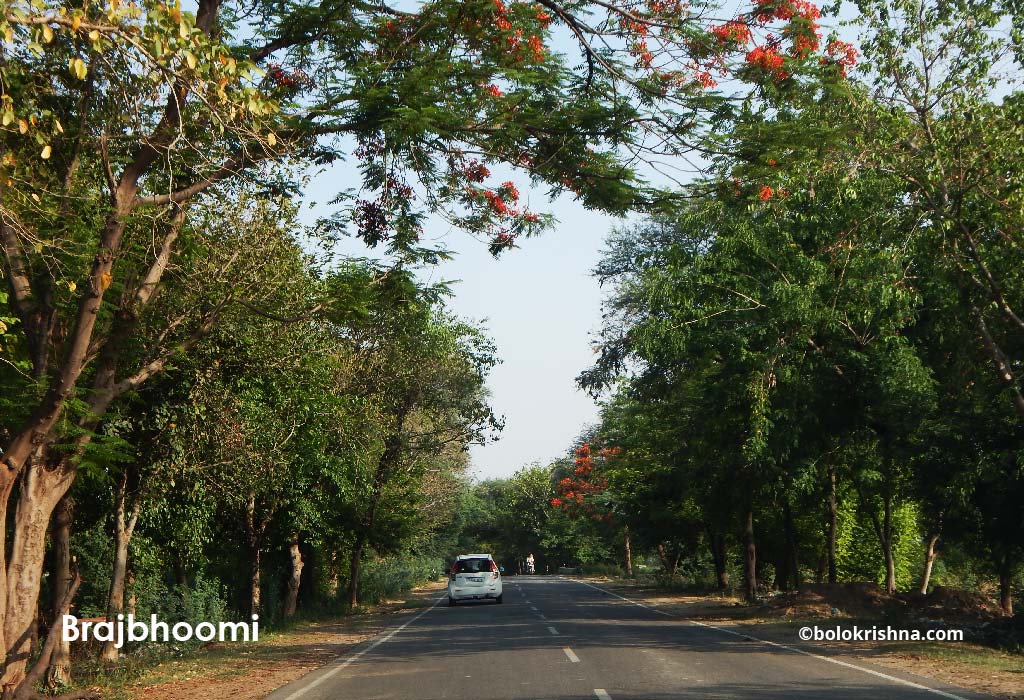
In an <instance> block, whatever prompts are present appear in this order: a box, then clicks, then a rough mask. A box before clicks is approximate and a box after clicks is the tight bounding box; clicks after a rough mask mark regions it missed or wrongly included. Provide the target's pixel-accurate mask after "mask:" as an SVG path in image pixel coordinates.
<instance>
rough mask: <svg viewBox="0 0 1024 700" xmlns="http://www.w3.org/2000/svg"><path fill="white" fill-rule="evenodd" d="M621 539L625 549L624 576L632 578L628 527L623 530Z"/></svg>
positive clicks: (631, 549) (631, 551)
mask: <svg viewBox="0 0 1024 700" xmlns="http://www.w3.org/2000/svg"><path fill="white" fill-rule="evenodd" d="M622 539H623V544H625V547H626V576H627V577H628V578H633V540H632V537H631V536H630V534H629V526H626V527H625V528H623V533H622Z"/></svg>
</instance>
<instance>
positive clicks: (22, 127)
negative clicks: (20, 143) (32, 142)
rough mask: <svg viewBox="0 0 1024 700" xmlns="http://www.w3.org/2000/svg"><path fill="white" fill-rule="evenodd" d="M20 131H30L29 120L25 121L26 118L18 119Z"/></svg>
mask: <svg viewBox="0 0 1024 700" xmlns="http://www.w3.org/2000/svg"><path fill="white" fill-rule="evenodd" d="M18 132H19V133H22V134H24V133H27V132H28V122H27V121H25V120H24V119H19V120H18Z"/></svg>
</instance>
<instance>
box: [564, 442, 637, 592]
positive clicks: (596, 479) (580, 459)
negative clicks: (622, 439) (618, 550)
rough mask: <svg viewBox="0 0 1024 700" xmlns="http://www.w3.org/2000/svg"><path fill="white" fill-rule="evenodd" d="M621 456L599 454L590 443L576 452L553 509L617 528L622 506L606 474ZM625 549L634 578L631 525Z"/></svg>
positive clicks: (609, 451)
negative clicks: (609, 466)
mask: <svg viewBox="0 0 1024 700" xmlns="http://www.w3.org/2000/svg"><path fill="white" fill-rule="evenodd" d="M618 454H619V448H617V447H602V448H599V449H597V450H596V451H595V449H594V448H592V447H591V445H590V443H589V442H584V443H583V444H582V445H580V446H579V447H578V448H576V457H575V460H574V462H573V465H574V466H573V470H572V474H570V475H569V476H565V477H563V478H562V479H561V480H559V482H558V484H557V486H556V487H555V491H556V493H557V494H558V495H557V496H555V497H554V498H552V499H551V506H552V507H554V508H557V509H559V510H561V511H562V512H564V513H565V514H567V515H568V516H569V517H570V518H574V519H575V518H586V519H589V520H592V521H594V522H595V523H604V524H607V525H609V526H613V527H617V526H619V525H620V524H621V523H620V522H619V520H620V519H619V518H617V517H616V515H617V511H618V503H617V500H616V498H615V496H614V494H613V493H612V492H611V491H610V490H609V488H608V479H607V477H606V476H605V475H604V474H603V473H602V471H603V468H604V467H606V466H607V464H608V461H609V460H611V459H614V458H615V457H616V456H617V455H618ZM622 528H623V531H622V536H623V544H624V547H625V563H626V574H627V575H628V576H632V575H633V552H632V538H631V536H630V531H629V527H628V525H624V524H623V525H622Z"/></svg>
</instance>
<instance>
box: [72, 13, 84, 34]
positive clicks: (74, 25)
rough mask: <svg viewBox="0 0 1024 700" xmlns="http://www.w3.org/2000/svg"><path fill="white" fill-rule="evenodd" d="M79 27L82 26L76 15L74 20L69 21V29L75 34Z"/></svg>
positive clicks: (79, 18) (80, 19)
mask: <svg viewBox="0 0 1024 700" xmlns="http://www.w3.org/2000/svg"><path fill="white" fill-rule="evenodd" d="M81 26H82V18H81V17H79V16H77V15H76V16H75V17H74V18H73V19H72V20H71V29H73V30H74V31H76V32H77V31H78V29H79V27H81Z"/></svg>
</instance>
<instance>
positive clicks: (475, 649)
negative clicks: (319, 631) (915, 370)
mask: <svg viewBox="0 0 1024 700" xmlns="http://www.w3.org/2000/svg"><path fill="white" fill-rule="evenodd" d="M504 599H505V603H504V604H503V605H496V604H493V603H491V602H480V603H463V604H461V605H459V606H457V607H454V608H449V607H447V606H445V605H443V604H438V605H435V606H434V607H432V608H430V609H428V610H426V611H422V612H420V613H418V614H416V615H414V616H412V617H410V618H409V619H407V620H405V621H404V623H403V624H402V625H401V626H400V627H396V628H392V629H391V630H389V631H386V632H384V633H382V634H381V635H379V636H378V637H377V638H375V639H374V640H371V641H369V642H366V643H364V644H363V645H361V646H360V647H357V648H356V649H355V650H353V652H352V653H351V654H349V655H348V656H346V657H342V658H340V659H338V660H337V661H336V662H335V663H333V664H330V665H328V666H325V667H323V668H320V669H318V670H316V671H314V672H312V673H310V674H307V675H306V676H305V677H303V678H302V679H300V680H298V681H296V682H295V683H292V684H290V685H287V686H285V687H283V688H280V689H278V690H277V691H275V692H274V693H273V694H271V695H270V696H269V700H342V699H348V698H352V699H353V700H355V699H358V700H447V699H453V700H454V699H456V698H457V699H459V700H466V699H467V698H474V699H476V698H480V699H481V700H483V699H486V700H594V699H595V698H596V699H597V700H609V699H611V700H669V699H672V700H689V699H690V698H693V699H695V700H696V699H697V698H700V699H701V700H739V699H747V698H757V699H758V700H824V699H827V700H927V699H928V698H931V699H933V700H934V699H937V698H947V700H953V699H954V698H964V699H972V698H982V697H985V696H982V695H978V694H976V693H970V692H968V691H963V690H959V689H954V688H950V687H948V686H941V685H939V684H936V683H934V682H931V681H926V680H924V679H921V678H917V677H912V676H909V675H907V674H900V673H899V672H894V671H892V670H890V669H883V668H881V667H876V666H871V665H869V664H866V663H861V662H859V661H854V660H851V659H849V658H844V659H842V660H841V661H840V662H839V663H835V662H834V661H829V660H827V659H826V658H823V657H820V656H817V653H818V652H817V651H816V650H814V649H813V648H811V647H802V648H803V649H806V650H809V651H810V652H812V653H801V652H800V651H798V650H797V649H795V648H788V647H784V646H780V645H777V644H776V645H773V644H771V643H766V642H763V641H760V640H755V639H751V638H749V637H743V636H741V635H738V634H735V633H731V632H729V631H727V630H725V629H721V628H716V627H710V626H705V625H700V624H694V623H692V622H687V621H681V620H679V619H674V618H671V617H670V616H668V615H666V614H665V613H662V612H659V611H657V610H654V609H652V608H648V607H643V606H640V605H637V604H635V603H633V602H630V601H627V600H625V599H622V598H620V597H618V596H617V595H616V594H614V593H609V592H605V591H602V590H601V589H598V588H595V587H593V586H589V585H588V584H586V583H583V582H579V581H574V580H569V579H562V578H555V577H544V576H537V577H507V578H506V579H505V590H504ZM439 603H440V600H439ZM915 686H916V687H915Z"/></svg>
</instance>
